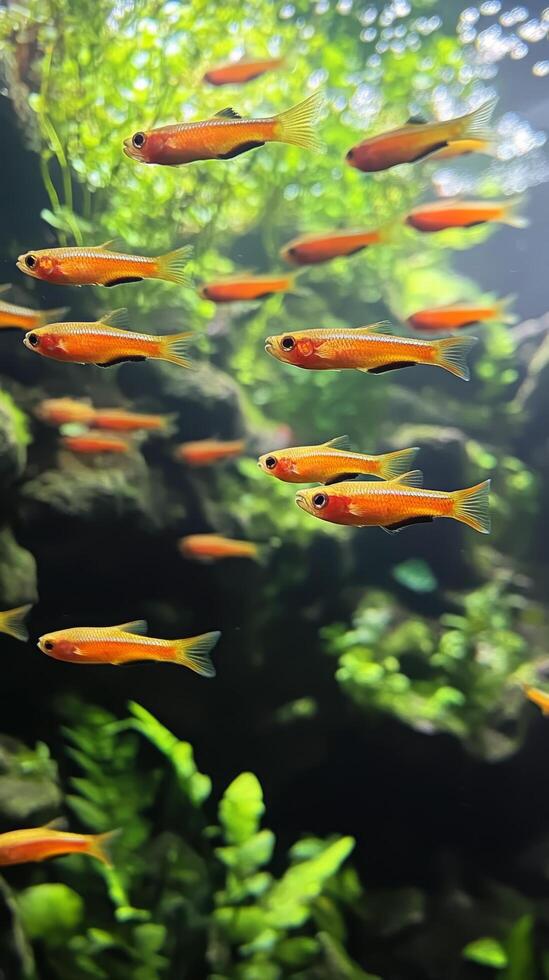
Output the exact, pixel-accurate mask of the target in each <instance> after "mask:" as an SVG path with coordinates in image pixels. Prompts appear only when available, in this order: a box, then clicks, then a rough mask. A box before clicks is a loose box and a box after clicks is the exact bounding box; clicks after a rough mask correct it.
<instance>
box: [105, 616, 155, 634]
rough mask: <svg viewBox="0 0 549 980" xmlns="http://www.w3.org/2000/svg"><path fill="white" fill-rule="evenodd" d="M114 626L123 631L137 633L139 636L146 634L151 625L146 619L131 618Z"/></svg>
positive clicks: (115, 628)
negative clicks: (127, 621)
mask: <svg viewBox="0 0 549 980" xmlns="http://www.w3.org/2000/svg"><path fill="white" fill-rule="evenodd" d="M112 628H113V629H114V630H120V632H121V633H135V634H136V635H137V636H146V635H147V630H148V629H149V626H148V623H147V621H146V620H145V619H131V620H130V622H129V623H120V624H119V626H113V627H112Z"/></svg>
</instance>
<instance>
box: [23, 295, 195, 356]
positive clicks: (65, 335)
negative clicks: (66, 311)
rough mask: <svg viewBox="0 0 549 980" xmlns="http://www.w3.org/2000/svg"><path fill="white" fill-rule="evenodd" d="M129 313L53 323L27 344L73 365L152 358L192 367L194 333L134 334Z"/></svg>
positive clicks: (28, 337) (36, 332) (26, 339)
mask: <svg viewBox="0 0 549 980" xmlns="http://www.w3.org/2000/svg"><path fill="white" fill-rule="evenodd" d="M127 312H128V311H127V310H125V309H122V310H113V311H112V313H106V314H105V316H103V317H101V319H100V320H93V321H92V322H91V323H87V322H85V323H82V322H75V323H70V322H67V323H50V324H48V325H47V326H45V327H39V328H38V330H33V331H32V332H31V333H28V334H26V336H25V337H24V339H23V343H24V344H25V347H27V348H28V349H29V350H32V351H34V352H35V353H36V354H42V356H43V357H51V358H53V360H55V361H68V362H70V363H72V364H96V365H97V367H110V366H111V365H113V364H122V362H123V361H145V360H147V358H149V357H152V358H155V359H157V360H160V361H170V363H171V364H179V365H180V366H181V367H189V361H188V360H187V358H186V357H184V356H183V355H184V352H185V349H186V342H187V340H188V339H189V337H190V336H191V334H190V333H174V334H168V335H161V336H157V335H155V334H146V333H133V332H132V331H130V330H125V329H123V328H124V327H125V326H126V324H127ZM121 328H122V329H121Z"/></svg>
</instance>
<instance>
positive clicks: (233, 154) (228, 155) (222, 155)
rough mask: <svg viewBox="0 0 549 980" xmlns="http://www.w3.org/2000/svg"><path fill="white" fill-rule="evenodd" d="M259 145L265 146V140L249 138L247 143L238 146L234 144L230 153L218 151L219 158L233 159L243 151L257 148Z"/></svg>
mask: <svg viewBox="0 0 549 980" xmlns="http://www.w3.org/2000/svg"><path fill="white" fill-rule="evenodd" d="M258 146H265V142H264V140H249V141H248V142H247V143H239V144H238V146H233V148H232V150H229V152H228V153H218V154H217V159H218V160H232V159H233V157H239V156H240V154H241V153H247V152H248V150H255V149H256V147H258Z"/></svg>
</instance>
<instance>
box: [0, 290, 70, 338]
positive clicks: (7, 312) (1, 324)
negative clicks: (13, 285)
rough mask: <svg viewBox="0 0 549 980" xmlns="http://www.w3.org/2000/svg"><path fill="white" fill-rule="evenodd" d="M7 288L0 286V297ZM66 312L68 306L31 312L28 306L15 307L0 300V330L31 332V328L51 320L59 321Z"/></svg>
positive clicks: (13, 304)
mask: <svg viewBox="0 0 549 980" xmlns="http://www.w3.org/2000/svg"><path fill="white" fill-rule="evenodd" d="M9 288H10V287H9V285H6V286H0V295H1V294H2V293H5V292H6V290H8V289H9ZM67 310H68V306H59V307H58V308H57V309H56V310H31V309H30V308H29V307H28V306H16V304H15V303H5V302H4V301H3V300H0V328H2V329H3V330H13V329H15V330H32V329H33V327H42V326H43V325H44V324H45V323H50V322H51V321H52V320H59V319H60V318H61V317H62V316H64V315H65V313H66V312H67Z"/></svg>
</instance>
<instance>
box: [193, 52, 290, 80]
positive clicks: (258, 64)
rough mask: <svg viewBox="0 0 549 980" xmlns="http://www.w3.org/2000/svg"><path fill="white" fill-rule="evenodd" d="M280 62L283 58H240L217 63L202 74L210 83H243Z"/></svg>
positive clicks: (270, 69) (281, 62)
mask: <svg viewBox="0 0 549 980" xmlns="http://www.w3.org/2000/svg"><path fill="white" fill-rule="evenodd" d="M282 64H284V58H258V59H253V58H249V59H248V58H242V59H241V60H240V61H229V62H227V64H224V65H218V66H217V68H209V69H208V71H207V72H205V74H204V75H203V80H204V81H205V82H209V83H210V85H244V84H245V83H246V82H251V81H252V80H253V79H254V78H259V76H260V75H264V74H265V72H267V71H272V70H273V69H274V68H280V66H281V65H282Z"/></svg>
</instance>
